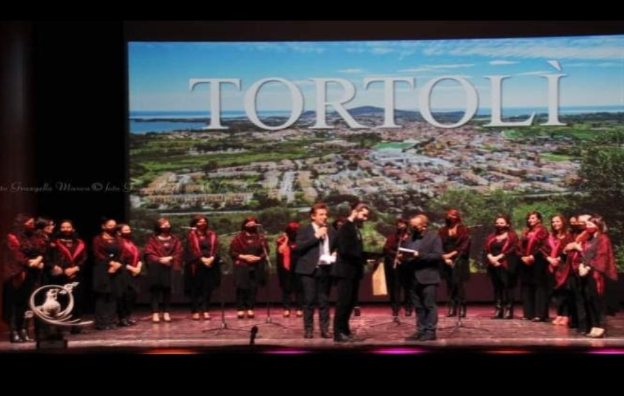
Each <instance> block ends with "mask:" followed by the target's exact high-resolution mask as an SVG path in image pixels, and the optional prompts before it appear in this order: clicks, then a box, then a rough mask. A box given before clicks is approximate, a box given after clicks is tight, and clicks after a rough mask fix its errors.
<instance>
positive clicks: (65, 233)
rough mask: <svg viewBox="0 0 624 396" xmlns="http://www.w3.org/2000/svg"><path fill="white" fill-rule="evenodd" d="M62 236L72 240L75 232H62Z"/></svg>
mask: <svg viewBox="0 0 624 396" xmlns="http://www.w3.org/2000/svg"><path fill="white" fill-rule="evenodd" d="M61 235H62V236H63V237H64V238H71V237H72V236H73V235H74V232H73V231H63V232H61Z"/></svg>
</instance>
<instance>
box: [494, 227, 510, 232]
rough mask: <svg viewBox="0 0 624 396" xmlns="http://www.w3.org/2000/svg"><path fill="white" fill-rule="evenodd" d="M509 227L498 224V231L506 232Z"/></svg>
mask: <svg viewBox="0 0 624 396" xmlns="http://www.w3.org/2000/svg"><path fill="white" fill-rule="evenodd" d="M507 229H509V227H507V226H496V231H498V232H504V231H507Z"/></svg>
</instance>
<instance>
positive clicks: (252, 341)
mask: <svg viewBox="0 0 624 396" xmlns="http://www.w3.org/2000/svg"><path fill="white" fill-rule="evenodd" d="M257 334H258V326H254V327H252V328H251V335H250V336H249V345H255V343H256V335H257Z"/></svg>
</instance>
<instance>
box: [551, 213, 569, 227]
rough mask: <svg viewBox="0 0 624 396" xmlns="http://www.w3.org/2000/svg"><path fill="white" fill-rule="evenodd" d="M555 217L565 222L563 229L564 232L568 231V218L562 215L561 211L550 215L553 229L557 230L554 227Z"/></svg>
mask: <svg viewBox="0 0 624 396" xmlns="http://www.w3.org/2000/svg"><path fill="white" fill-rule="evenodd" d="M555 217H558V218H560V219H561V223H563V228H562V229H561V230H562V231H563V232H568V219H567V218H566V217H565V216H564V215H562V214H561V213H558V214H556V215H553V216H551V217H550V224H551V231H552V232H555V230H554V229H553V228H552V221H553V219H554V218H555Z"/></svg>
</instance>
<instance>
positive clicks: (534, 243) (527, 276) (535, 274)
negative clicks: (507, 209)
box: [518, 211, 549, 322]
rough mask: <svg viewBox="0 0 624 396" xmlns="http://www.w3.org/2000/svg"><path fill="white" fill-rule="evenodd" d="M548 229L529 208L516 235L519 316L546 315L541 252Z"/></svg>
mask: <svg viewBox="0 0 624 396" xmlns="http://www.w3.org/2000/svg"><path fill="white" fill-rule="evenodd" d="M546 239H548V230H547V229H546V227H544V225H543V224H542V215H541V214H540V213H539V212H535V211H533V212H529V213H528V214H527V216H526V228H525V229H524V230H523V231H522V235H521V237H520V254H519V256H520V261H519V264H518V265H519V266H520V271H519V272H520V289H521V292H522V302H523V311H524V315H523V317H522V319H523V320H532V321H533V322H543V321H544V320H546V319H547V318H548V297H549V296H548V261H547V260H546V258H545V257H544V254H543V253H542V249H543V247H544V244H545V243H546Z"/></svg>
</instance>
